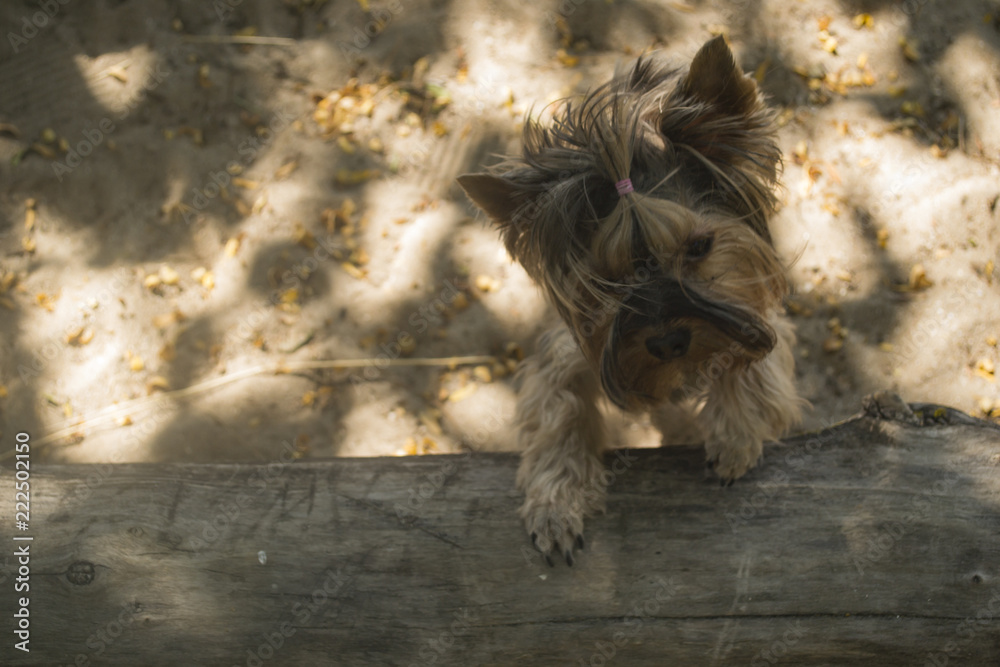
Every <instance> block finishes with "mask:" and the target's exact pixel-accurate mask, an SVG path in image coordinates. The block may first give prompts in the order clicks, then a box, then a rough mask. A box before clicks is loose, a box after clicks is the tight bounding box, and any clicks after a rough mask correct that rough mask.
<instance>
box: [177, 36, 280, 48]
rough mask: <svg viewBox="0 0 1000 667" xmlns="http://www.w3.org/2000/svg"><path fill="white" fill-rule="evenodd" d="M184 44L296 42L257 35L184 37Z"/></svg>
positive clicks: (277, 44)
mask: <svg viewBox="0 0 1000 667" xmlns="http://www.w3.org/2000/svg"><path fill="white" fill-rule="evenodd" d="M184 41H185V42H193V43H195V44H266V45H271V46H295V45H296V44H297V43H298V40H295V39H292V38H291V37H263V36H257V35H184Z"/></svg>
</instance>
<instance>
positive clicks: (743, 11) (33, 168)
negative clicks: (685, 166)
mask: <svg viewBox="0 0 1000 667" xmlns="http://www.w3.org/2000/svg"><path fill="white" fill-rule="evenodd" d="M40 6H41V8H39V7H40ZM366 6H367V10H366V9H365V7H366ZM39 12H41V13H39ZM46 12H48V13H46ZM0 28H2V30H0V35H2V36H3V40H2V43H0V91H2V92H0V123H2V125H0V184H2V185H0V336H2V340H0V385H2V389H0V394H3V397H2V398H0V432H2V436H3V440H2V442H3V443H5V444H4V445H3V447H2V449H3V451H4V452H7V451H8V450H10V449H11V448H12V442H13V440H12V436H13V434H14V433H15V432H17V431H20V430H26V431H28V432H29V433H31V434H32V437H33V438H34V441H35V442H36V444H37V445H38V446H37V447H36V449H35V450H34V451H35V457H36V460H39V461H43V460H48V461H77V462H96V461H115V462H121V461H202V462H208V461H234V460H235V461H266V460H272V459H274V458H276V457H278V456H281V455H282V452H284V451H286V450H291V451H293V452H294V455H295V456H297V457H328V456H374V455H386V454H390V455H391V454H398V453H410V454H413V453H419V454H424V453H440V452H453V451H461V450H465V449H475V450H500V449H513V448H514V447H515V443H514V438H513V432H512V429H511V426H510V418H511V416H512V412H513V406H514V401H515V397H514V390H513V386H512V383H511V378H510V375H509V372H508V371H509V368H510V367H511V366H513V364H514V362H515V360H516V358H517V357H518V355H519V352H520V351H523V352H526V353H530V351H531V350H532V349H533V346H534V339H535V337H536V336H537V334H538V333H539V332H540V331H542V330H544V329H545V328H546V327H547V326H549V325H551V324H552V323H553V316H552V313H551V312H550V311H549V310H548V309H547V308H546V306H545V304H544V302H543V301H542V299H541V298H540V295H539V293H538V292H537V290H536V289H535V288H534V287H533V286H532V285H531V283H530V282H529V281H528V279H527V278H526V276H525V275H524V273H523V271H522V270H521V269H520V268H519V267H517V266H515V265H512V264H511V263H510V261H509V259H508V257H507V255H506V253H505V251H504V250H503V248H502V247H501V245H500V244H499V242H498V240H497V238H496V235H495V233H494V231H493V230H491V229H490V228H489V226H488V225H487V224H486V223H485V221H484V220H482V219H477V218H476V213H475V211H474V210H473V209H472V208H471V207H470V205H469V204H468V202H467V201H466V200H465V199H464V197H463V196H462V195H461V193H460V191H459V190H458V188H457V186H456V185H455V183H454V178H455V176H457V175H458V174H460V173H464V172H467V171H474V170H477V169H479V168H481V167H482V166H483V165H485V164H489V163H491V162H492V161H494V160H495V158H494V157H492V156H493V155H494V154H496V153H498V152H504V151H510V150H514V149H516V148H517V142H518V129H519V126H520V124H521V123H522V121H523V118H524V114H525V113H526V112H527V111H528V110H530V109H535V110H536V111H538V110H541V109H542V108H544V106H545V105H546V104H548V103H549V102H552V101H554V100H556V99H558V98H560V97H563V96H565V95H567V94H570V93H573V92H580V91H583V90H585V89H586V88H587V87H588V86H591V85H594V84H595V83H598V82H600V81H601V80H603V79H604V78H605V77H606V76H607V75H608V74H609V73H610V72H611V71H612V70H613V68H614V66H615V65H616V64H617V63H620V62H624V61H627V60H629V59H630V58H632V57H634V56H635V55H637V54H638V53H640V52H642V51H643V50H645V49H648V48H660V49H665V50H666V51H668V52H669V53H671V54H673V55H675V56H676V57H677V58H679V59H684V58H690V56H691V55H693V53H694V52H695V50H696V49H697V47H698V46H699V45H700V44H701V43H703V42H704V41H705V40H706V39H708V38H709V37H710V36H712V35H713V34H718V33H720V32H721V33H725V34H726V35H727V36H728V38H729V39H730V41H731V43H732V45H733V48H734V50H735V52H736V53H737V57H738V59H739V61H740V62H741V64H742V65H743V66H744V67H745V68H746V69H747V71H749V72H755V73H756V76H757V78H758V80H760V81H761V85H762V87H763V89H764V90H765V91H766V92H767V93H768V95H769V96H770V99H771V102H772V103H773V105H774V106H775V107H776V108H777V109H779V110H780V112H781V115H780V122H781V131H780V137H781V145H782V147H783V150H784V152H785V168H784V177H783V182H784V189H783V192H782V201H783V204H782V209H781V212H780V214H779V215H778V216H777V218H776V220H775V221H774V235H775V238H776V242H777V244H778V245H779V247H780V249H781V251H782V252H783V253H784V255H785V257H787V258H788V259H789V261H790V262H793V263H792V268H791V276H792V282H793V284H794V290H795V293H794V295H793V296H792V298H791V299H790V303H789V307H790V310H791V312H792V313H793V317H794V320H795V322H796V323H797V325H798V330H799V336H800V342H799V345H798V347H797V349H796V357H797V362H798V384H799V387H800V389H801V392H802V394H803V396H805V397H806V398H807V399H808V400H809V401H811V403H812V405H813V409H812V410H811V411H810V412H809V414H808V416H807V420H806V423H805V424H804V428H810V429H811V428H818V427H821V426H823V425H825V424H829V423H831V422H834V421H836V420H839V419H842V418H844V417H846V416H848V415H850V414H852V413H853V412H855V411H857V409H858V407H859V405H860V399H861V397H862V396H863V395H864V394H866V393H868V392H871V391H874V390H877V389H882V388H893V389H896V390H897V391H899V392H900V393H901V394H902V395H903V396H904V397H905V398H907V399H908V400H911V401H931V402H937V403H944V404H948V405H951V406H954V407H957V408H959V409H961V410H965V411H967V412H970V413H974V414H977V415H979V416H984V415H989V414H990V413H992V414H993V416H994V417H996V416H997V415H1000V390H998V387H997V384H996V373H995V370H994V368H995V366H996V365H998V364H1000V358H998V357H1000V353H998V348H997V338H998V337H1000V288H998V281H1000V271H998V270H997V266H998V265H1000V233H998V231H997V221H998V219H1000V210H998V197H1000V178H998V176H1000V169H998V160H1000V80H998V77H1000V2H997V1H996V0H992V1H984V0H981V1H976V0H969V1H963V2H954V1H949V2H944V1H942V2H938V1H935V0H923V1H921V0H907V2H890V1H888V0H857V1H855V2H848V1H844V2H836V1H833V0H817V1H815V2H804V1H797V0H782V1H777V0H771V1H763V2H740V1H731V2H727V1H721V0H720V1H700V0H687V1H686V2H653V1H652V0H637V1H627V2H625V1H621V0H615V1H611V0H608V1H605V0H562V1H561V2H560V1H557V0H543V1H541V2H535V1H531V2H529V1H528V0H497V1H493V2H490V1H487V0H473V1H470V2H448V1H446V0H391V1H390V2H380V1H379V0H371V2H370V3H369V2H356V1H348V0H339V1H337V2H320V1H312V2H308V1H294V0H285V1H284V2H279V1H277V0H270V1H264V0H260V1H249V0H248V1H244V2H239V1H237V0H219V1H217V2H215V3H209V2H175V3H171V2H164V1H162V0H159V1H157V0H149V1H147V2H139V1H138V0H132V1H129V0H98V1H96V2H86V3H85V2H76V1H73V0H70V1H69V2H66V3H65V4H60V3H59V2H49V3H35V2H27V1H24V2H5V3H2V5H0ZM255 36H256V37H269V38H278V39H276V40H273V41H274V43H272V44H256V45H246V44H240V43H237V42H236V40H237V39H238V38H245V37H255ZM455 355H463V356H464V355H495V356H496V357H497V361H496V362H495V363H489V364H479V365H476V364H472V365H467V366H460V367H457V368H455V369H453V370H449V369H447V368H442V367H426V368H413V367H396V366H385V365H384V364H381V363H379V364H374V363H371V364H367V365H363V366H362V367H361V368H356V369H349V370H332V369H311V370H291V371H290V372H287V373H282V374H277V375H276V374H274V373H257V374H254V372H253V369H259V368H268V367H271V368H273V367H275V366H277V365H282V364H284V365H286V366H289V365H290V364H292V363H294V362H307V361H315V360H327V359H365V358H375V359H379V358H381V359H397V358H404V359H405V358H425V357H426V358H436V357H445V356H455ZM241 372H244V373H246V374H247V377H245V378H243V379H237V380H234V381H232V382H226V381H224V380H219V378H231V377H236V376H237V374H239V373H241ZM216 381H217V382H219V384H209V385H204V384H202V383H205V382H216ZM187 387H196V388H197V389H196V390H195V391H193V392H192V393H189V394H187V395H182V394H175V393H166V392H170V391H176V390H182V389H184V388H187ZM611 425H612V430H613V438H614V444H615V445H618V446H624V445H631V446H647V445H655V444H658V443H659V442H660V433H659V432H658V431H657V429H655V428H653V427H651V426H650V422H649V419H648V418H646V417H638V418H635V419H631V418H629V419H625V418H621V417H613V418H612V419H611Z"/></svg>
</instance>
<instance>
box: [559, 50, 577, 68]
mask: <svg viewBox="0 0 1000 667" xmlns="http://www.w3.org/2000/svg"><path fill="white" fill-rule="evenodd" d="M556 60H558V61H559V63H560V64H561V65H562V66H563V67H576V66H577V65H579V64H580V58H579V57H578V56H574V55H570V54H568V53H566V49H559V50H558V51H556Z"/></svg>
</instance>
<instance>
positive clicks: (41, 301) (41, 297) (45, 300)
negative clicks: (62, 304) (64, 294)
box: [35, 292, 59, 313]
mask: <svg viewBox="0 0 1000 667" xmlns="http://www.w3.org/2000/svg"><path fill="white" fill-rule="evenodd" d="M58 300H59V294H58V293H56V294H46V293H45V292H39V293H38V294H36V295H35V303H36V304H38V306H39V307H41V308H44V309H45V310H47V311H49V312H50V313H51V312H52V311H53V310H55V307H56V301H58Z"/></svg>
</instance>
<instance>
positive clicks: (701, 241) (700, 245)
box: [684, 235, 713, 259]
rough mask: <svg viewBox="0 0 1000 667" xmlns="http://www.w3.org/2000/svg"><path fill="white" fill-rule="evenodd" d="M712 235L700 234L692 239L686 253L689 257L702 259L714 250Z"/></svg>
mask: <svg viewBox="0 0 1000 667" xmlns="http://www.w3.org/2000/svg"><path fill="white" fill-rule="evenodd" d="M712 240H713V239H712V236H710V235H709V236H700V237H698V238H696V239H693V240H691V241H690V242H689V243H688V245H687V249H686V250H685V251H684V255H685V256H686V257H687V258H688V259H701V258H702V257H704V256H705V255H707V254H708V253H709V252H710V251H711V250H712Z"/></svg>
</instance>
